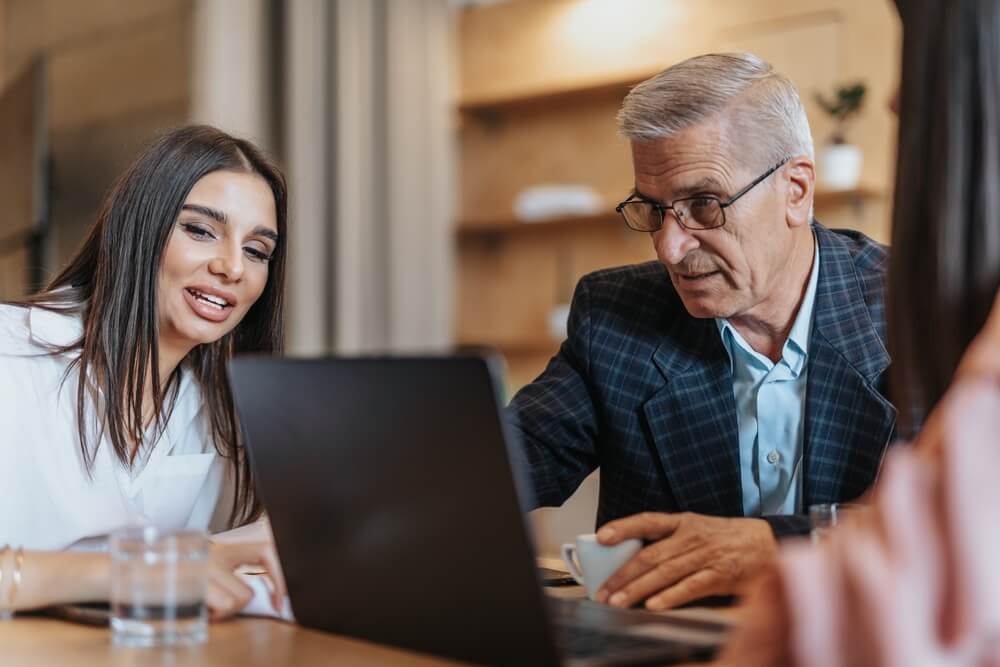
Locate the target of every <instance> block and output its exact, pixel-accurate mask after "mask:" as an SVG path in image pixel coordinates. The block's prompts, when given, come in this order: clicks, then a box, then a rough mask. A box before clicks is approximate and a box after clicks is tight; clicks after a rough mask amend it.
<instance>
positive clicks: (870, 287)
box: [815, 224, 889, 316]
mask: <svg viewBox="0 0 1000 667" xmlns="http://www.w3.org/2000/svg"><path fill="white" fill-rule="evenodd" d="M815 228H816V234H817V235H825V239H824V241H825V243H824V242H823V241H821V243H820V248H821V250H822V248H823V247H824V245H825V246H827V247H828V248H830V249H831V250H832V251H831V252H827V253H826V254H825V255H822V256H821V258H820V272H823V263H824V262H834V263H839V264H841V266H839V267H837V268H838V269H839V271H835V272H833V274H834V275H840V276H842V278H843V279H848V278H847V277H848V276H849V275H851V274H853V275H854V276H855V277H856V278H857V281H858V284H859V286H860V287H861V290H862V292H863V293H864V295H865V300H866V301H867V302H868V304H869V306H870V307H873V306H878V305H881V303H882V302H884V300H885V287H886V276H887V272H888V270H889V248H888V246H886V245H883V244H881V243H879V242H878V241H875V240H874V239H872V238H870V237H868V236H866V235H865V234H863V233H861V232H859V231H856V230H853V229H827V228H826V227H823V226H822V225H819V224H817V225H816V227H815ZM848 267H849V268H848ZM880 316H881V314H880Z"/></svg>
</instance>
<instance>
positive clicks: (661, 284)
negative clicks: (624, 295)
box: [580, 260, 675, 297]
mask: <svg viewBox="0 0 1000 667" xmlns="http://www.w3.org/2000/svg"><path fill="white" fill-rule="evenodd" d="M580 284H581V285H582V286H584V287H586V289H587V290H588V292H589V293H590V294H591V295H594V294H598V295H609V294H616V293H618V292H621V291H636V292H640V293H641V294H643V295H647V296H659V297H663V296H667V295H671V294H674V293H675V292H674V289H673V285H672V284H671V283H670V277H669V276H668V275H667V270H666V269H665V268H663V265H662V264H660V263H659V262H658V261H655V260H654V261H650V262H643V263H641V264H627V265H624V266H615V267H612V268H608V269H600V270H598V271H593V272H591V273H588V274H586V275H585V276H584V277H583V278H581V279H580Z"/></svg>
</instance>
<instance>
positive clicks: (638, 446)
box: [507, 223, 896, 535]
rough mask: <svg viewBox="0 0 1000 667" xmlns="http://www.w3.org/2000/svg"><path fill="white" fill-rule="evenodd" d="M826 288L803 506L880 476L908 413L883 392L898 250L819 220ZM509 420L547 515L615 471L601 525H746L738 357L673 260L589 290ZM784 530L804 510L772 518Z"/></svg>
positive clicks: (818, 303)
mask: <svg viewBox="0 0 1000 667" xmlns="http://www.w3.org/2000/svg"><path fill="white" fill-rule="evenodd" d="M813 228H814V230H815V233H816V239H817V242H818V244H819V255H820V264H819V280H818V284H817V287H816V300H815V305H814V307H813V325H812V330H811V332H810V337H809V351H808V369H809V370H808V379H807V385H806V407H805V430H804V450H803V457H804V459H803V463H802V468H801V471H802V472H801V474H802V506H803V507H806V508H807V507H808V506H809V505H812V504H816V503H830V502H843V501H847V500H851V499H854V498H856V497H858V496H859V495H861V494H862V493H863V492H864V491H865V490H867V489H868V487H869V486H871V484H872V483H873V482H874V480H875V477H876V475H877V473H878V469H879V464H880V462H881V460H882V456H883V453H884V450H885V447H886V444H887V443H888V442H889V441H890V439H891V438H892V435H893V429H894V426H895V421H896V411H895V409H894V408H893V406H892V405H891V403H890V402H889V400H887V398H886V392H885V391H884V384H885V380H886V369H887V367H888V366H889V354H888V353H887V352H886V348H885V315H884V288H885V281H884V279H885V270H886V267H887V264H888V253H887V250H886V248H885V247H884V246H882V245H879V244H877V243H875V242H874V241H872V240H871V239H869V238H868V237H866V236H864V235H863V234H860V233H858V232H852V231H840V230H837V231H834V230H829V229H826V228H825V227H823V226H822V225H820V224H819V223H814V226H813ZM507 417H508V420H509V421H510V422H511V424H512V425H513V426H514V429H515V432H516V433H517V434H518V435H519V437H520V441H521V443H522V446H523V459H524V463H525V464H526V465H527V467H528V471H529V475H530V479H531V480H532V482H533V486H534V491H535V502H534V504H533V506H558V505H561V504H562V503H563V502H565V500H566V499H567V498H568V497H569V496H570V495H572V493H573V492H574V491H575V490H576V488H577V487H578V486H579V485H580V483H581V482H582V481H583V479H584V478H585V477H586V476H587V475H588V474H589V473H590V472H592V471H593V470H594V469H595V468H598V467H599V468H600V469H601V486H600V502H599V505H598V510H597V525H601V524H603V523H605V522H606V521H609V520H611V519H616V518H620V517H623V516H628V515H630V514H635V513H637V512H643V511H661V512H682V511H688V512H697V513H700V514H710V515H716V516H742V515H743V500H742V498H743V493H742V487H741V481H740V457H739V435H738V431H737V429H738V426H737V418H736V401H735V398H734V397H733V381H732V372H731V369H730V361H729V357H728V355H727V354H726V349H725V347H724V346H723V343H722V338H721V336H720V335H719V331H718V328H717V327H716V325H715V322H714V320H712V319H697V318H694V317H691V316H690V315H689V314H688V313H687V311H686V310H685V309H684V306H683V304H682V302H681V300H680V298H679V297H678V295H677V293H676V292H675V291H674V288H673V286H672V284H671V282H670V278H669V276H668V275H667V273H666V270H665V269H664V268H663V266H662V265H660V264H659V263H658V262H649V263H646V264H638V265H634V266H625V267H620V268H615V269H608V270H604V271H598V272H596V273H592V274H590V275H587V276H585V277H584V278H583V279H582V280H581V281H580V282H579V284H578V285H577V288H576V292H575V294H574V296H573V304H572V309H571V312H570V320H569V336H568V338H567V340H566V341H565V342H564V343H563V344H562V347H561V348H560V350H559V352H558V354H557V355H556V356H555V357H553V358H552V360H551V361H550V362H549V365H548V367H547V368H546V369H545V371H544V372H543V373H542V374H541V375H540V376H539V377H538V378H537V379H535V381H534V382H532V383H531V384H529V385H527V386H526V387H524V388H523V389H521V391H519V392H518V393H517V395H515V396H514V398H513V400H512V401H511V403H510V405H509V406H508V408H507ZM765 518H766V519H767V520H768V521H769V522H770V524H771V526H772V528H774V530H775V533H777V534H778V535H784V534H789V533H799V532H804V531H806V530H808V520H807V519H805V517H801V516H788V517H765Z"/></svg>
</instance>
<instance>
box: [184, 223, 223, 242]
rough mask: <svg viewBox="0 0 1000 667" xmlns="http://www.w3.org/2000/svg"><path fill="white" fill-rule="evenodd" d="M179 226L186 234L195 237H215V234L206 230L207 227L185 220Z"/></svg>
mask: <svg viewBox="0 0 1000 667" xmlns="http://www.w3.org/2000/svg"><path fill="white" fill-rule="evenodd" d="M181 226H182V227H183V228H184V231H186V232H187V233H188V234H190V235H191V236H193V237H194V238H196V239H214V238H215V236H214V235H213V234H212V232H210V231H208V230H207V229H205V228H204V227H202V226H201V225H195V224H193V223H190V222H186V223H184V224H183V225H181Z"/></svg>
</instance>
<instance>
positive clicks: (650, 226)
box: [621, 201, 663, 232]
mask: <svg viewBox="0 0 1000 667" xmlns="http://www.w3.org/2000/svg"><path fill="white" fill-rule="evenodd" d="M621 214H622V217H623V218H625V224H627V225H628V226H629V227H630V228H632V229H634V230H636V231H640V232H655V231H656V230H657V229H659V228H660V227H661V226H662V224H663V219H662V218H661V217H660V212H659V211H658V210H657V208H656V207H655V206H653V205H652V204H650V203H647V202H644V201H630V202H626V203H625V204H622V207H621Z"/></svg>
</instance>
